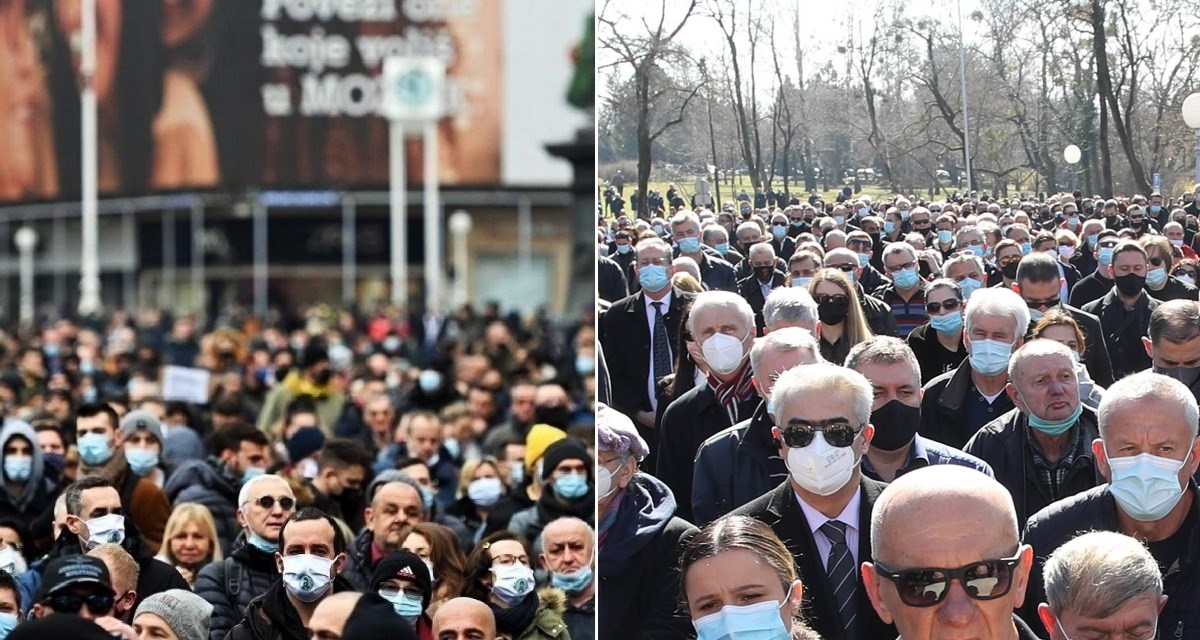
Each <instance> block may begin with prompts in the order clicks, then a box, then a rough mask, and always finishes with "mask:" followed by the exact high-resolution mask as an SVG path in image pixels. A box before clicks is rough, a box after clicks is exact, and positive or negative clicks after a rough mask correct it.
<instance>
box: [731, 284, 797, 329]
mask: <svg viewBox="0 0 1200 640" xmlns="http://www.w3.org/2000/svg"><path fill="white" fill-rule="evenodd" d="M786 282H787V276H785V275H783V274H782V273H779V272H778V271H774V272H772V276H771V289H775V288H776V287H782V286H784V284H785V283H786ZM738 295H740V296H742V297H743V298H745V299H746V302H749V303H750V308H751V309H754V324H755V326H757V327H758V334H757V335H760V336H761V335H762V334H763V327H765V326H766V325H764V324H763V307H764V306H765V305H766V304H767V299H766V298H764V297H763V293H762V287H761V286H759V282H758V278H757V277H756V276H753V275H751V276H750V277H749V278H745V279H743V280H741V281H739V282H738Z"/></svg>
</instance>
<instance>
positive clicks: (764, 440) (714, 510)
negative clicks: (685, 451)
mask: <svg viewBox="0 0 1200 640" xmlns="http://www.w3.org/2000/svg"><path fill="white" fill-rule="evenodd" d="M773 426H774V423H773V422H771V416H770V415H768V414H767V403H765V402H764V403H762V404H760V405H759V406H758V409H757V410H755V412H754V416H753V417H751V418H750V419H749V420H746V421H743V422H739V423H737V424H735V425H733V426H732V427H729V428H728V429H725V430H723V431H721V432H719V433H717V435H715V436H713V437H711V438H709V439H708V440H705V441H704V443H703V444H701V445H700V450H699V451H697V452H696V462H695V465H694V469H693V476H692V477H693V479H692V516H693V519H694V520H695V522H696V523H697V524H699V525H701V526H703V525H704V524H707V523H709V522H712V521H713V520H716V519H717V518H719V517H721V516H723V515H725V514H727V513H729V512H730V511H733V510H734V509H737V508H738V507H740V506H742V505H744V504H746V503H747V502H750V501H751V500H754V499H755V498H757V497H759V496H761V495H762V494H764V493H766V492H768V491H770V490H771V489H774V488H775V487H778V486H779V483H780V482H783V481H784V480H786V479H787V476H788V471H787V467H786V466H784V464H783V460H781V459H780V458H779V449H778V448H776V447H775V446H774V442H773V438H772V437H771V427H773Z"/></svg>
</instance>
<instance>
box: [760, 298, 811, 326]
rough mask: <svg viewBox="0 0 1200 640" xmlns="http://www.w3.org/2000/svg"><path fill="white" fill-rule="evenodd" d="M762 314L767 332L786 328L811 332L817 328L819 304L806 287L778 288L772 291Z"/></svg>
mask: <svg viewBox="0 0 1200 640" xmlns="http://www.w3.org/2000/svg"><path fill="white" fill-rule="evenodd" d="M762 314H763V324H764V325H765V326H766V328H767V331H772V332H773V331H778V330H780V329H781V328H782V327H784V326H794V327H802V328H804V329H808V330H809V331H812V330H813V329H815V328H816V327H817V302H816V300H813V297H812V294H811V293H809V292H808V290H807V289H805V288H804V287H776V288H775V289H773V290H771V294H770V295H768V296H767V302H766V304H764V305H763V310H762ZM768 335H770V334H768Z"/></svg>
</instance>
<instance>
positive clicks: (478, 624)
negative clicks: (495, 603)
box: [433, 598, 496, 640]
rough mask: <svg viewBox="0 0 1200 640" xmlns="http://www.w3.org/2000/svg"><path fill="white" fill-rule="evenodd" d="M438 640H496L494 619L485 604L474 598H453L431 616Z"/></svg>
mask: <svg viewBox="0 0 1200 640" xmlns="http://www.w3.org/2000/svg"><path fill="white" fill-rule="evenodd" d="M433 637H434V638H437V639H438V640H496V617H495V616H494V615H492V610H491V609H490V608H488V606H487V604H485V603H483V602H480V601H478V600H476V599H474V598H453V599H451V600H447V601H446V602H445V603H443V604H442V606H440V607H438V610H437V613H435V614H434V615H433Z"/></svg>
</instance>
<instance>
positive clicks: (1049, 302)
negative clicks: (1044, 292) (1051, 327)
mask: <svg viewBox="0 0 1200 640" xmlns="http://www.w3.org/2000/svg"><path fill="white" fill-rule="evenodd" d="M1060 302H1062V298H1059V297H1058V296H1054V297H1053V298H1046V299H1045V300H1026V301H1025V306H1027V307H1029V308H1030V309H1041V308H1042V307H1046V308H1050V307H1057V306H1058V303H1060Z"/></svg>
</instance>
